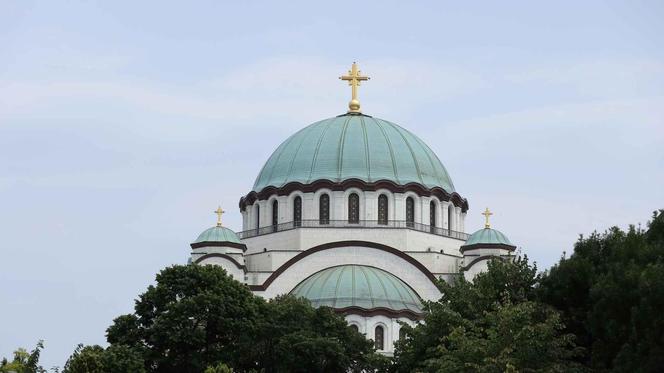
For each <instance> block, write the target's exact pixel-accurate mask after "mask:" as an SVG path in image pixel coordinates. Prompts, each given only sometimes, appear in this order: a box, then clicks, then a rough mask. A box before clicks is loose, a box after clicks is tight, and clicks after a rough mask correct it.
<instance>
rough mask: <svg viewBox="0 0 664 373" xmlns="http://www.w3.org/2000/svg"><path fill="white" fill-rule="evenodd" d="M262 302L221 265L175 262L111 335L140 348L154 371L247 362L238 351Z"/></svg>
mask: <svg viewBox="0 0 664 373" xmlns="http://www.w3.org/2000/svg"><path fill="white" fill-rule="evenodd" d="M262 303H263V301H262V300H261V299H259V298H257V297H255V296H254V295H253V294H252V293H251V292H250V291H249V289H248V288H247V287H246V286H244V285H242V284H240V283H239V282H237V281H235V280H233V279H232V278H231V277H229V276H228V275H227V274H226V272H225V271H224V270H223V269H221V268H219V267H215V266H197V265H187V266H172V267H168V268H166V269H164V270H162V271H161V272H160V273H159V274H158V275H157V285H156V286H149V287H148V290H147V291H146V292H145V293H143V294H141V295H140V297H139V299H138V300H137V301H136V306H135V307H134V309H135V312H134V314H133V315H124V316H120V317H118V318H116V319H115V321H114V324H113V325H111V326H110V327H109V328H108V330H107V340H108V342H109V343H111V344H112V345H115V344H125V345H127V346H130V347H134V348H136V349H139V350H141V351H142V352H143V358H144V361H145V363H146V367H147V368H148V369H149V370H150V371H155V372H201V371H203V370H204V369H205V368H206V367H207V366H209V365H214V364H216V363H218V362H222V361H223V362H227V363H230V364H231V365H232V366H243V363H244V362H243V360H242V356H241V354H239V353H238V351H239V350H240V349H242V347H243V346H246V345H249V344H251V342H252V340H251V338H252V337H251V336H252V335H253V334H254V331H253V329H254V328H255V322H254V321H255V319H256V317H257V315H258V312H259V310H260V307H261V306H262Z"/></svg>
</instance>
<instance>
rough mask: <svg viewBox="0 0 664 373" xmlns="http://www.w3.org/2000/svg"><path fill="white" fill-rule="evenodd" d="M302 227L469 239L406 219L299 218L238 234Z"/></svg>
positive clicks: (466, 236) (243, 235)
mask: <svg viewBox="0 0 664 373" xmlns="http://www.w3.org/2000/svg"><path fill="white" fill-rule="evenodd" d="M301 228H347V229H411V230H414V231H418V232H425V233H430V234H435V235H437V236H443V237H450V238H455V239H457V240H463V241H466V240H467V239H468V234H467V233H463V232H457V231H453V230H449V229H446V228H439V227H433V226H431V225H426V224H420V223H415V222H409V221H405V220H387V221H379V220H359V221H357V222H352V223H351V222H349V221H348V220H319V219H316V220H299V221H291V222H287V223H281V224H273V225H268V226H266V227H260V228H254V229H249V230H246V231H242V232H239V233H238V234H237V235H238V237H240V239H245V238H250V237H256V236H262V235H265V234H270V233H276V232H283V231H289V230H292V229H301Z"/></svg>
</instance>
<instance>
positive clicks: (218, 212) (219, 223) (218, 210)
mask: <svg viewBox="0 0 664 373" xmlns="http://www.w3.org/2000/svg"><path fill="white" fill-rule="evenodd" d="M225 212H226V211H224V210H222V209H221V206H219V207H218V208H217V209H216V210H214V213H215V214H217V227H221V215H222V214H223V213H225Z"/></svg>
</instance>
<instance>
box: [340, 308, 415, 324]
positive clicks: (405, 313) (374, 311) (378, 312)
mask: <svg viewBox="0 0 664 373" xmlns="http://www.w3.org/2000/svg"><path fill="white" fill-rule="evenodd" d="M334 312H336V313H341V314H344V315H359V316H363V317H371V316H385V317H389V318H400V317H405V318H407V319H410V320H413V321H418V320H422V319H423V318H424V313H418V312H414V311H411V310H399V311H395V310H391V309H389V308H384V307H376V308H371V309H365V308H361V307H357V306H351V307H344V308H334Z"/></svg>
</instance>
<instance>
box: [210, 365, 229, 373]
mask: <svg viewBox="0 0 664 373" xmlns="http://www.w3.org/2000/svg"><path fill="white" fill-rule="evenodd" d="M204 373H233V370H232V369H231V368H229V367H228V365H226V364H224V363H219V364H217V365H215V366H209V367H207V369H205V372H204Z"/></svg>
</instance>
